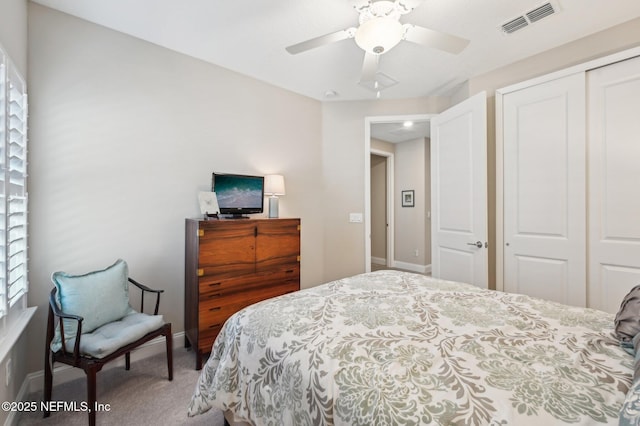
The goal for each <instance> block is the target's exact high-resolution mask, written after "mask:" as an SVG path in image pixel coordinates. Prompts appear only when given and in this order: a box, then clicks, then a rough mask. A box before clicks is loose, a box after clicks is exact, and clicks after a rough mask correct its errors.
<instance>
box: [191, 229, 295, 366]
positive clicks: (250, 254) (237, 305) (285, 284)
mask: <svg viewBox="0 0 640 426" xmlns="http://www.w3.org/2000/svg"><path fill="white" fill-rule="evenodd" d="M184 281H185V282H184V324H185V325H184V327H185V334H186V339H185V346H186V347H191V346H192V347H193V348H194V350H195V352H196V369H198V370H199V369H200V368H202V361H203V354H208V353H210V352H211V346H212V345H213V342H214V340H215V338H216V336H217V335H218V333H219V332H220V329H221V328H222V325H223V324H224V322H225V321H226V320H227V318H229V317H230V316H231V315H232V314H233V313H235V312H237V311H239V310H240V309H242V308H244V307H245V306H248V305H251V304H252V303H256V302H259V301H261V300H264V299H268V298H270V297H275V296H279V295H282V294H285V293H291V292H293V291H297V290H299V289H300V219H213V220H202V219H187V220H186V239H185V271H184Z"/></svg>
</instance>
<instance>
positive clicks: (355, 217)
mask: <svg viewBox="0 0 640 426" xmlns="http://www.w3.org/2000/svg"><path fill="white" fill-rule="evenodd" d="M349 222H351V223H362V213H349Z"/></svg>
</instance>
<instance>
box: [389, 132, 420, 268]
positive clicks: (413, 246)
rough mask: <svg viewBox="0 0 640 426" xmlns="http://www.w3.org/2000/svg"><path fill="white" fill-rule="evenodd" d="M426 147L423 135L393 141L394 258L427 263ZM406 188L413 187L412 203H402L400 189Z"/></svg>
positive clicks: (417, 264)
mask: <svg viewBox="0 0 640 426" xmlns="http://www.w3.org/2000/svg"><path fill="white" fill-rule="evenodd" d="M425 150H426V143H425V139H424V138H419V139H414V140H410V141H406V142H401V143H398V144H396V151H395V153H396V155H395V165H396V167H395V179H394V183H395V189H394V191H395V199H394V202H393V206H394V209H395V227H394V231H395V260H396V261H397V262H402V263H406V264H410V265H416V266H424V265H426V263H425V247H426V240H425V237H426V229H425V225H426V223H425V220H424V218H425V217H426V195H427V191H426V184H427V181H426V164H425V160H426V154H425ZM405 190H413V191H414V207H402V191H405ZM416 251H417V253H418V254H417V255H416ZM398 266H399V267H403V266H405V265H402V264H399V265H398ZM407 266H409V265H406V266H405V267H407Z"/></svg>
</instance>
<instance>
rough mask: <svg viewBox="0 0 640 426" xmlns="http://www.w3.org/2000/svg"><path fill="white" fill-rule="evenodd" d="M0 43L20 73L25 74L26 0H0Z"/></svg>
mask: <svg viewBox="0 0 640 426" xmlns="http://www.w3.org/2000/svg"><path fill="white" fill-rule="evenodd" d="M0 45H2V47H3V48H4V50H5V51H6V52H7V53H8V54H9V56H10V57H11V60H12V61H13V63H14V65H15V66H16V67H17V68H18V70H20V73H21V74H22V75H23V76H24V77H26V75H27V0H2V5H1V6H0Z"/></svg>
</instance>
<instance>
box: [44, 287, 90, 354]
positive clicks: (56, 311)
mask: <svg viewBox="0 0 640 426" xmlns="http://www.w3.org/2000/svg"><path fill="white" fill-rule="evenodd" d="M55 295H56V289H55V288H54V289H53V290H52V291H51V294H50V295H49V307H50V308H51V314H52V315H54V316H55V317H57V318H58V319H59V320H58V324H60V340H61V343H62V351H63V353H66V352H67V346H66V343H65V338H64V321H62V320H63V319H69V320H74V321H77V322H78V326H77V328H76V342H75V344H74V345H73V356H74V358H75V360H76V363H78V362H79V360H80V336H81V335H82V321H84V318H83V317H81V316H80V315H73V314H68V313H65V312H63V311H62V310H61V309H60V308H59V307H58V302H56V297H55ZM52 331H53V330H52ZM51 338H53V336H51ZM49 343H50V342H49Z"/></svg>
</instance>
